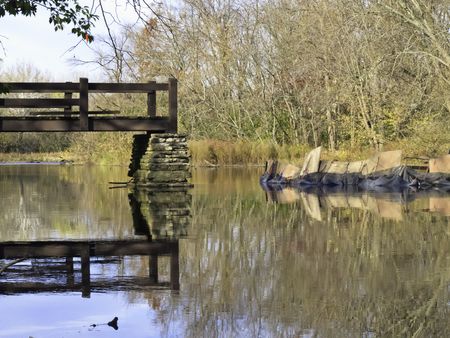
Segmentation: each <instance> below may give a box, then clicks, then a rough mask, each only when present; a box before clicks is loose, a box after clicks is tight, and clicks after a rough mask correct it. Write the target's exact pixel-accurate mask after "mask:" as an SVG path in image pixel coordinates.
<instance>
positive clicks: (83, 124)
mask: <svg viewBox="0 0 450 338" xmlns="http://www.w3.org/2000/svg"><path fill="white" fill-rule="evenodd" d="M88 87H89V84H88V79H87V78H84V77H82V78H80V130H89V116H88V113H89V96H88Z"/></svg>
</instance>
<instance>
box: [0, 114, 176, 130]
mask: <svg viewBox="0 0 450 338" xmlns="http://www.w3.org/2000/svg"><path fill="white" fill-rule="evenodd" d="M168 130H170V127H169V124H168V118H167V117H151V118H149V117H116V116H114V117H107V116H93V117H89V122H88V128H87V129H84V128H81V127H80V120H79V119H78V117H70V116H64V117H63V116H60V117H48V118H43V117H29V116H27V117H12V116H11V117H10V116H8V117H1V118H0V132H56V131H62V132H64V131H70V132H72V131H149V132H165V131H168Z"/></svg>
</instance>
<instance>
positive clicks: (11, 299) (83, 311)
mask: <svg viewBox="0 0 450 338" xmlns="http://www.w3.org/2000/svg"><path fill="white" fill-rule="evenodd" d="M125 296H126V295H125V293H116V294H92V295H91V298H89V299H87V298H81V296H80V294H65V295H59V294H58V295H57V294H50V295H49V294H40V295H27V296H26V297H17V296H1V297H0V308H1V309H2V315H1V317H0V325H1V330H0V337H8V338H15V337H17V338H19V337H20V338H22V337H28V336H33V337H35V338H39V337H45V338H51V337H80V336H81V337H85V336H86V337H90V336H91V337H160V336H161V330H162V328H161V327H160V326H159V323H157V322H156V313H155V311H154V310H153V309H152V308H151V307H150V306H149V305H148V304H147V303H135V304H133V303H129V302H128V301H127V299H126V297H125ZM4 309H8V311H4ZM115 316H117V317H118V318H119V322H118V324H119V330H118V331H115V330H114V329H113V328H111V327H109V326H107V325H100V326H97V327H95V328H90V325H91V324H101V323H107V322H108V321H110V320H111V319H112V318H114V317H115ZM172 324H173V326H174V327H172V328H171V329H170V331H171V332H172V333H173V334H174V335H177V332H179V328H178V325H177V323H176V322H173V323H172ZM171 335H172V334H171Z"/></svg>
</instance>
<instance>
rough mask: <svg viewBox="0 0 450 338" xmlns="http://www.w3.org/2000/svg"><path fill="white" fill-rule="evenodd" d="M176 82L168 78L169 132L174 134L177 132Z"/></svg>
mask: <svg viewBox="0 0 450 338" xmlns="http://www.w3.org/2000/svg"><path fill="white" fill-rule="evenodd" d="M177 86H178V81H177V79H175V78H169V128H168V129H169V130H168V131H170V132H172V133H176V132H177V130H178V98H177Z"/></svg>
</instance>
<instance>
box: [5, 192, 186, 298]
mask: <svg viewBox="0 0 450 338" xmlns="http://www.w3.org/2000/svg"><path fill="white" fill-rule="evenodd" d="M129 198H130V206H131V212H132V214H133V227H134V232H135V235H136V236H140V237H141V238H135V239H113V240H56V241H53V240H51V241H16V242H0V260H4V261H5V260H7V261H8V262H10V263H7V264H4V265H3V266H4V267H7V268H4V269H3V270H2V268H1V266H0V293H3V294H13V293H27V292H73V291H81V292H82V295H83V297H89V296H90V293H91V292H96V291H98V292H100V291H108V290H116V291H118V290H122V291H130V290H142V289H143V288H145V289H147V288H149V287H150V288H170V289H172V290H179V289H180V282H179V238H181V237H183V236H185V235H186V234H187V226H188V225H189V222H190V207H191V195H190V194H189V193H188V191H187V189H186V188H180V189H176V190H165V191H164V190H162V189H158V190H157V191H154V190H142V191H135V192H134V194H130V196H129ZM128 256H144V257H148V260H149V265H148V273H147V276H145V275H142V273H140V274H139V275H138V276H137V274H138V273H137V272H136V271H132V274H131V275H130V274H127V275H125V276H123V274H121V275H120V276H113V275H112V274H111V273H110V272H108V269H107V268H106V267H107V266H110V265H111V264H115V265H117V266H119V263H121V262H122V259H123V257H128ZM164 256H166V257H169V263H168V265H169V280H168V282H161V280H160V278H159V277H160V276H159V272H158V261H159V258H160V257H164ZM74 258H76V260H74ZM14 260H16V261H14ZM22 260H26V261H27V263H26V264H25V263H21V262H20V261H22ZM28 260H32V263H31V264H28ZM14 262H16V263H20V265H19V264H16V265H14V264H13V265H11V266H8V264H12V263H14ZM108 264H109V265H108ZM98 267H102V269H101V270H99V269H98ZM94 269H95V270H94ZM93 271H95V272H94V273H92V272H93ZM99 271H100V273H98V272H99ZM101 271H106V273H104V272H101Z"/></svg>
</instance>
